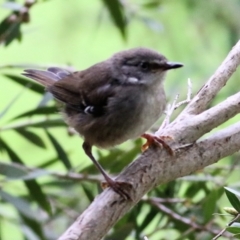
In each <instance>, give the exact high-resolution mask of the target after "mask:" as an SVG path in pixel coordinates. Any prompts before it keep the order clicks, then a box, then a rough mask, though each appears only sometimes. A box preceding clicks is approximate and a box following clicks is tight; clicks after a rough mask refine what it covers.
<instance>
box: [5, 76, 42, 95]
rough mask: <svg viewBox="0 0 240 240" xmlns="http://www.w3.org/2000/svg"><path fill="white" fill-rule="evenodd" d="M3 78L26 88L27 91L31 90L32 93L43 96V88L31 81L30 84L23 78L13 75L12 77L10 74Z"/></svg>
mask: <svg viewBox="0 0 240 240" xmlns="http://www.w3.org/2000/svg"><path fill="white" fill-rule="evenodd" d="M4 76H5V77H7V78H9V79H11V80H13V81H14V82H16V83H18V84H20V85H22V86H24V87H25V86H28V87H29V89H31V90H32V91H33V92H36V93H39V94H43V92H44V88H43V87H42V86H41V85H39V84H37V83H35V82H33V81H31V82H30V81H29V80H27V79H26V78H24V77H19V76H15V75H12V74H4Z"/></svg>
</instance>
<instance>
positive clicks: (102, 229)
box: [59, 41, 240, 240]
mask: <svg viewBox="0 0 240 240" xmlns="http://www.w3.org/2000/svg"><path fill="white" fill-rule="evenodd" d="M239 64H240V41H239V42H238V43H237V44H236V46H235V47H234V48H233V49H232V50H231V52H230V53H229V54H228V56H227V58H226V59H225V60H224V61H223V63H222V64H221V66H220V67H219V68H218V69H217V71H216V72H215V73H214V74H213V76H212V77H211V78H210V79H209V80H208V81H207V83H206V84H205V85H204V86H203V87H202V88H201V89H200V90H199V92H198V93H197V94H196V96H195V97H194V98H193V99H192V101H191V102H190V103H189V104H188V106H187V107H186V108H185V109H184V110H183V111H182V113H181V114H180V115H179V116H178V117H177V118H176V119H175V120H174V121H173V122H172V123H170V124H169V125H167V126H166V127H165V128H164V129H161V130H159V131H158V132H157V133H156V134H157V135H160V136H171V138H169V141H168V144H169V145H170V146H171V147H172V148H173V149H174V155H170V154H169V152H168V151H166V150H165V149H163V148H160V147H156V146H152V147H151V148H149V149H148V150H147V151H145V152H144V153H143V154H142V155H141V156H140V157H138V158H137V159H136V160H135V161H134V162H133V163H131V164H130V165H129V166H128V167H127V168H126V169H124V170H123V171H122V173H121V174H119V176H118V177H117V180H119V181H127V182H130V183H131V184H132V186H133V188H132V189H129V192H130V195H131V197H132V199H133V201H126V200H124V199H123V198H121V197H120V196H119V195H118V194H116V193H115V192H113V191H112V190H111V189H106V190H105V191H103V192H102V193H101V194H100V195H99V196H97V197H96V198H95V200H94V201H93V202H92V204H91V205H90V206H89V207H88V208H87V209H86V210H85V211H84V212H83V213H82V214H81V215H80V216H79V217H78V219H77V220H76V221H75V222H74V223H73V224H72V225H71V226H70V227H69V228H68V229H67V230H66V232H65V233H63V235H62V236H61V237H60V238H59V240H66V239H68V240H69V239H71V240H89V239H91V240H97V239H101V238H102V237H103V236H104V235H106V233H107V232H108V231H109V229H110V228H111V227H112V226H113V225H114V224H115V223H116V222H117V221H118V220H119V219H120V218H121V217H122V216H123V215H124V214H125V213H127V212H128V211H129V210H130V209H131V208H132V207H134V205H136V204H137V203H138V201H139V200H140V199H141V198H142V197H143V195H144V194H145V193H147V192H148V191H150V190H151V189H152V188H154V187H155V186H157V185H160V184H163V183H167V182H169V181H172V180H174V179H176V178H179V177H182V176H186V175H189V174H191V173H193V172H195V171H197V170H199V169H202V168H204V167H206V166H209V165H211V164H213V163H215V162H217V161H218V160H220V159H221V158H223V157H226V156H229V155H231V154H233V153H235V152H236V151H238V150H240V123H236V124H234V125H231V126H229V127H228V128H226V129H223V130H219V131H218V132H217V133H215V134H212V135H211V136H210V137H206V138H205V139H203V140H198V139H199V138H201V137H202V136H203V135H204V134H205V133H208V132H210V131H211V130H212V129H214V128H216V127H217V126H219V125H221V124H222V123H224V122H226V121H227V120H229V119H230V118H232V117H234V116H235V115H236V114H238V113H239V112H240V92H238V93H236V94H235V95H233V96H231V97H229V98H227V99H226V100H224V101H223V102H221V103H219V104H218V105H216V106H214V107H211V108H209V109H207V108H208V106H209V103H210V102H211V100H212V99H213V98H214V97H215V96H216V94H217V93H218V92H219V91H220V90H221V88H222V87H224V86H225V85H226V83H227V81H228V80H229V78H230V77H231V75H232V74H233V73H234V72H235V71H236V69H237V67H238V65H239ZM206 109H207V110H206Z"/></svg>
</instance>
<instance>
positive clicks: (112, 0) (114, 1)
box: [102, 0, 126, 38]
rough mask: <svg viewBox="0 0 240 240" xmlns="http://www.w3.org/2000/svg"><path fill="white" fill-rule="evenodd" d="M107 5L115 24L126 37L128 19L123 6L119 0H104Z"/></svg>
mask: <svg viewBox="0 0 240 240" xmlns="http://www.w3.org/2000/svg"><path fill="white" fill-rule="evenodd" d="M102 1H103V3H104V4H105V6H106V7H107V9H108V11H109V13H110V15H111V17H112V19H113V21H114V23H115V25H116V26H117V28H118V29H119V30H120V32H121V34H122V36H123V37H124V38H126V19H125V17H124V15H123V6H122V4H121V2H120V1H119V0H102Z"/></svg>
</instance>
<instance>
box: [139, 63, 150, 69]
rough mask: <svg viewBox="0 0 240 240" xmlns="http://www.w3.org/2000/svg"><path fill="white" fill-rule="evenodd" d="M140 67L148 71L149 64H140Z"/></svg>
mask: <svg viewBox="0 0 240 240" xmlns="http://www.w3.org/2000/svg"><path fill="white" fill-rule="evenodd" d="M140 67H141V69H142V70H145V71H146V70H149V69H150V64H149V63H148V62H141V63H140Z"/></svg>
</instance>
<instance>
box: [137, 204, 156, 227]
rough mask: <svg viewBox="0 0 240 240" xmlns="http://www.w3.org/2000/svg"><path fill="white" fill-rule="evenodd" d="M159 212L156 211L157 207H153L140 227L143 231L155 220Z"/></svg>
mask: <svg viewBox="0 0 240 240" xmlns="http://www.w3.org/2000/svg"><path fill="white" fill-rule="evenodd" d="M158 214H159V212H158V211H156V209H155V208H153V207H151V208H150V210H149V212H148V214H147V215H146V216H145V217H144V220H143V222H142V224H141V225H140V226H139V227H138V228H139V229H140V230H141V231H143V230H144V229H145V228H146V227H147V226H148V225H149V224H151V222H152V221H153V220H154V218H155V217H156V215H158Z"/></svg>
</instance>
